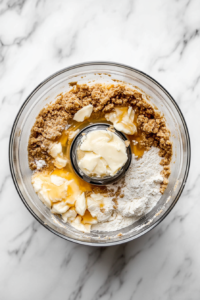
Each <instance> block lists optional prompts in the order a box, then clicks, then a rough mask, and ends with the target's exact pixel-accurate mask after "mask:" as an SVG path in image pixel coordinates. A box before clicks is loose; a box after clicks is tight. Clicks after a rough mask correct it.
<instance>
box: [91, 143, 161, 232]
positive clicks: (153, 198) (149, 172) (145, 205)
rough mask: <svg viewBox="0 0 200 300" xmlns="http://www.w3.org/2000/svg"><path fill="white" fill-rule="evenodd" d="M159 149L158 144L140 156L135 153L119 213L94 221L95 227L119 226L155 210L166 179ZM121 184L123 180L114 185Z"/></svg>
mask: <svg viewBox="0 0 200 300" xmlns="http://www.w3.org/2000/svg"><path fill="white" fill-rule="evenodd" d="M158 152H159V149H158V148H155V147H152V148H151V149H150V150H149V151H147V152H145V153H144V155H143V157H142V158H140V159H137V158H136V157H135V155H133V158H132V163H131V166H130V168H129V170H128V171H127V173H126V176H125V185H124V187H122V193H123V194H124V197H123V198H119V199H118V200H117V202H118V205H117V213H114V214H113V215H112V216H111V217H110V219H109V220H108V221H107V222H104V223H98V224H95V225H93V226H92V230H101V231H114V230H118V229H121V228H124V227H127V226H129V225H131V224H133V223H134V222H135V221H137V220H138V219H139V218H141V217H142V216H143V215H145V214H147V213H148V212H149V211H151V210H152V208H153V207H154V206H155V205H156V203H157V202H158V201H159V199H160V197H161V193H160V183H161V182H162V181H163V177H162V176H161V174H160V172H161V171H162V169H163V168H162V166H161V165H160V161H161V157H160V156H159V154H158ZM121 185H122V182H121V181H120V182H119V183H118V184H117V185H113V186H111V188H114V189H117V187H118V186H121Z"/></svg>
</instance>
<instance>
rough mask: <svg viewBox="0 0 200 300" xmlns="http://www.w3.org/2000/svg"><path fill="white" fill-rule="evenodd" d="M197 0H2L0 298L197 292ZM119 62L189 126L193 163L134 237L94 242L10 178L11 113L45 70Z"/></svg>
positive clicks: (191, 295)
mask: <svg viewBox="0 0 200 300" xmlns="http://www.w3.org/2000/svg"><path fill="white" fill-rule="evenodd" d="M199 53H200V1H199V0H181V1H178V0H164V1H159V0H152V1H146V0H140V1H139V0H123V1H120V0H110V1H106V0H99V1H94V0H83V1H81V0H73V1H72V0H66V1H64V0H57V1H53V0H50V1H45V0H32V1H31V0H2V1H0V149H1V151H0V154H1V155H0V165H1V172H0V228H1V229H0V238H1V243H0V266H1V267H0V299H2V300H18V299H19V300H24V299H29V300H32V299H48V300H52V299H70V300H80V299H94V300H99V299H103V300H108V299H109V300H110V299H111V300H112V299H115V300H117V299H128V300H133V299H148V300H155V299H156V300H161V299H162V300H171V299H176V300H179V299H181V300H189V299H192V300H198V299H200V285H199V282H200V271H199V270H200V255H199V249H200V239H199V227H200V218H199V214H200V202H199V197H200V196H199V195H200V155H199V153H200V148H199V147H200V141H199V134H198V130H199V128H200V117H199V114H200V99H199V97H200V60H199ZM94 60H102V61H103V60H104V61H116V62H120V63H124V64H128V65H131V66H133V67H135V68H138V69H140V70H142V71H144V72H146V73H148V74H149V75H151V76H152V77H154V78H155V79H156V80H158V81H159V82H160V83H161V84H162V85H163V86H164V87H165V88H166V89H167V90H168V91H169V92H170V93H171V94H172V95H173V97H174V98H175V99H176V101H177V103H178V104H179V106H180V108H181V110H182V112H183V114H184V116H185V118H186V121H187V124H188V127H189V132H190V136H191V143H192V162H191V169H190V175H189V178H188V181H187V184H186V187H185V190H184V192H183V194H182V196H181V198H180V200H179V201H178V203H177V205H176V206H175V208H174V209H173V210H172V212H171V213H170V214H169V215H168V217H167V218H166V219H165V220H164V221H163V222H162V223H161V224H160V225H159V226H157V227H156V228H155V229H154V230H152V231H151V232H149V233H148V234H146V235H145V236H143V237H141V238H139V239H137V240H135V241H132V242H130V243H127V244H124V245H120V246H115V247H110V248H90V247H85V246H80V245H76V244H73V243H70V242H67V241H65V240H62V239H60V238H58V237H56V236H55V235H53V234H52V233H50V232H49V231H48V230H46V229H45V228H43V227H42V226H41V225H40V224H39V223H38V222H37V221H36V220H35V219H34V218H33V217H32V215H31V214H30V213H29V212H28V210H27V209H26V208H25V206H24V205H23V203H22V202H21V200H20V198H19V196H18V194H17V192H16V190H15V187H14V185H13V182H12V178H11V176H10V171H9V164H8V143H9V135H10V131H11V127H12V124H13V121H14V118H15V116H16V114H17V112H18V110H19V108H20V106H21V105H22V103H23V102H24V100H25V98H26V97H27V96H28V95H29V93H30V92H31V91H32V90H33V89H34V88H35V87H36V86H37V85H38V84H39V83H40V82H41V81H42V80H43V79H45V78H46V77H47V76H49V75H50V74H52V73H54V72H56V71H58V70H59V69H62V68H64V67H67V66H69V65H72V64H75V63H79V62H84V61H94Z"/></svg>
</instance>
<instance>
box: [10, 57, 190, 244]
mask: <svg viewBox="0 0 200 300" xmlns="http://www.w3.org/2000/svg"><path fill="white" fill-rule="evenodd" d="M92 65H102V66H104V65H107V66H109V65H110V66H116V67H119V68H122V69H127V70H130V71H134V72H136V73H138V74H140V75H142V76H143V77H146V78H147V79H148V80H150V81H152V82H153V83H154V84H156V85H157V86H158V88H160V89H161V90H162V91H163V92H164V93H165V94H166V96H167V97H168V99H169V100H170V101H171V102H172V103H173V105H174V107H175V108H176V110H177V112H178V114H179V116H180V118H181V120H182V124H183V128H184V130H185V135H186V142H187V163H186V169H185V174H184V177H183V180H182V183H181V186H180V188H179V191H178V193H177V196H176V198H175V199H174V201H173V202H172V204H171V205H170V207H169V208H168V209H167V210H166V212H165V213H164V214H163V215H162V217H161V218H159V219H158V221H157V222H156V223H154V224H152V225H151V226H149V228H147V229H146V230H144V231H143V232H141V233H140V234H138V235H136V236H133V237H129V238H127V239H124V240H119V241H114V242H112V241H110V242H109V243H105V244H103V243H101V244H98V243H90V242H84V241H80V240H76V239H72V238H69V237H67V236H64V235H62V234H60V233H59V232H57V231H56V230H54V229H52V228H51V227H50V226H48V225H47V224H44V223H43V221H42V220H41V219H40V218H39V216H38V215H36V214H35V212H34V211H33V210H32V209H31V207H30V206H29V205H28V203H27V202H26V200H25V198H24V197H23V195H22V193H21V190H20V187H19V185H18V182H17V178H16V174H15V172H14V167H13V160H12V158H13V141H14V135H15V129H16V126H17V123H18V120H19V118H20V116H21V114H22V112H23V110H24V108H25V106H26V105H27V104H28V102H29V101H30V100H31V98H32V96H33V95H34V94H35V93H36V92H37V91H38V90H39V89H40V88H41V87H42V86H43V85H45V84H46V83H47V82H48V81H50V80H51V79H53V78H55V77H57V76H58V75H60V74H62V73H65V72H67V71H69V70H73V69H76V68H80V67H84V66H92ZM8 150H9V151H8V156H9V167H10V172H11V176H12V179H13V182H14V185H15V188H16V190H17V193H18V195H19V197H20V199H21V200H22V202H23V204H24V205H25V206H26V208H27V209H28V210H29V212H30V213H31V214H32V216H33V217H34V218H35V219H36V220H37V221H38V222H39V223H40V224H41V225H43V226H44V227H45V228H46V229H48V230H49V231H50V232H52V233H54V234H55V235H57V236H59V237H61V238H63V239H65V240H68V241H71V242H74V243H77V244H81V245H87V246H97V247H108V246H115V245H119V244H124V243H127V242H129V241H132V240H134V239H136V238H138V237H140V236H142V235H144V234H145V233H147V232H149V231H150V230H152V229H153V228H154V227H156V226H157V225H158V224H160V223H161V222H162V221H163V220H164V219H165V218H166V216H167V215H168V214H169V213H170V211H171V210H172V209H173V207H174V206H175V204H176V203H177V202H178V200H179V198H180V196H181V194H182V192H183V189H184V187H185V184H186V181H187V178H188V174H189V169H190V162H191V142H190V135H189V130H188V127H187V123H186V121H185V118H184V116H183V114H182V112H181V109H180V107H179V106H178V104H177V102H176V101H175V100H174V98H173V97H172V96H171V94H170V93H169V92H168V91H167V90H166V89H165V88H164V87H163V86H162V85H161V84H160V83H159V82H158V81H156V80H155V79H154V78H152V77H151V76H149V75H147V74H146V73H145V72H142V71H140V70H138V69H136V68H133V67H131V66H129V65H125V64H122V63H116V62H109V61H90V62H84V63H79V64H74V65H71V66H69V67H67V68H64V69H61V70H59V71H57V72H55V73H53V74H52V75H50V76H49V77H47V78H46V79H45V80H43V81H42V82H41V83H40V84H39V85H38V86H37V87H36V88H35V89H34V90H33V91H32V92H31V93H30V94H29V96H28V97H27V98H26V100H25V101H24V103H23V104H22V106H21V107H20V109H19V111H18V113H17V116H16V118H15V120H14V123H13V126H12V129H11V133H10V140H9V149H8Z"/></svg>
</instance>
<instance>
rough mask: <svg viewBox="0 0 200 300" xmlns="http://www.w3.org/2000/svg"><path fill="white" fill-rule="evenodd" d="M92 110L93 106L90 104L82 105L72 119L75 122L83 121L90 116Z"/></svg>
mask: <svg viewBox="0 0 200 300" xmlns="http://www.w3.org/2000/svg"><path fill="white" fill-rule="evenodd" d="M92 111H93V106H92V105H91V104H89V105H87V106H84V107H83V108H81V109H80V110H79V111H77V113H75V115H74V118H73V120H75V121H77V122H83V121H84V120H85V119H88V118H89V117H90V116H91V113H92Z"/></svg>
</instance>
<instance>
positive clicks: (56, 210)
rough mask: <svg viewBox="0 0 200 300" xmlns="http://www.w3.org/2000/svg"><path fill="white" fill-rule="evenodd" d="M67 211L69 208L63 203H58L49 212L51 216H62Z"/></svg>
mask: <svg viewBox="0 0 200 300" xmlns="http://www.w3.org/2000/svg"><path fill="white" fill-rule="evenodd" d="M68 209H69V206H68V205H67V204H66V203H65V202H60V203H57V204H53V207H52V209H51V212H52V213H53V214H63V213H65V212H66V211H68Z"/></svg>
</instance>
